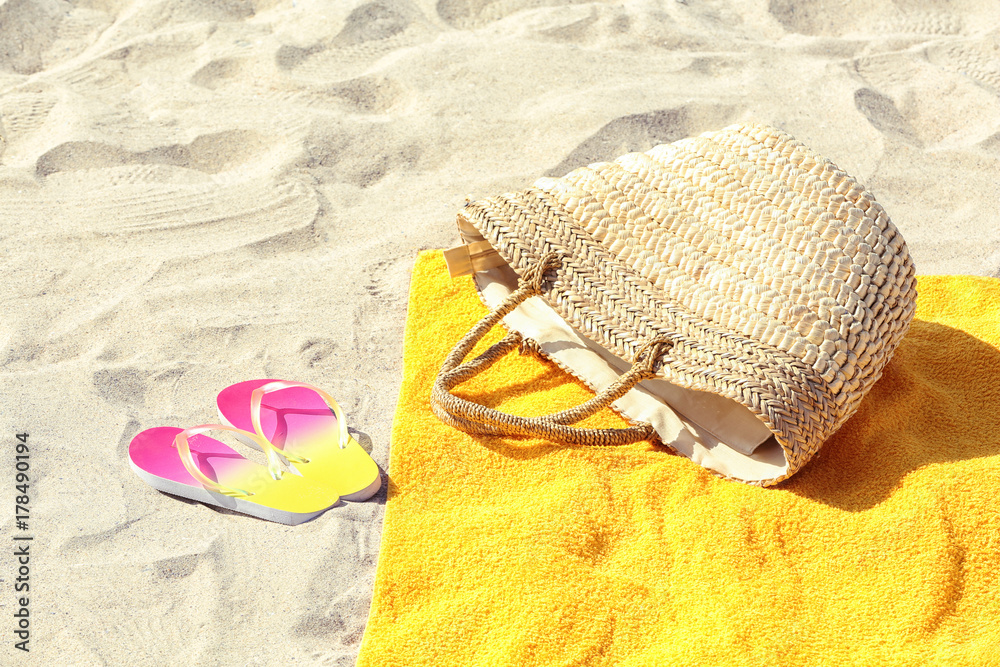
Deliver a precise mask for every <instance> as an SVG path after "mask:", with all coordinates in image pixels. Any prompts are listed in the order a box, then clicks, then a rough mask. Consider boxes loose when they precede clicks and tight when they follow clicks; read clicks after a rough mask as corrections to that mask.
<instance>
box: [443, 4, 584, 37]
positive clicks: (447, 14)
mask: <svg viewBox="0 0 1000 667" xmlns="http://www.w3.org/2000/svg"><path fill="white" fill-rule="evenodd" d="M585 2H586V0H438V3H437V6H436V9H437V13H438V16H440V17H441V18H442V19H443V20H444V21H445V22H446V23H448V25H450V26H452V27H454V28H458V29H460V30H474V29H476V28H481V27H482V26H484V25H487V24H489V23H493V22H494V21H499V20H500V19H503V18H506V17H508V16H510V15H511V14H514V13H515V12H519V11H522V10H525V9H535V8H538V7H558V6H564V5H576V4H584V3H585Z"/></svg>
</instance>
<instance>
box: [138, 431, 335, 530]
mask: <svg viewBox="0 0 1000 667" xmlns="http://www.w3.org/2000/svg"><path fill="white" fill-rule="evenodd" d="M217 430H222V431H232V432H235V433H236V435H237V436H238V437H240V439H243V440H252V441H255V442H256V443H257V444H258V446H259V447H261V448H262V449H264V450H269V449H273V447H271V445H270V444H269V443H264V442H260V436H258V435H257V434H255V433H251V432H247V431H246V430H240V429H237V428H233V427H231V426H226V425H222V424H203V425H201V426H195V427H193V428H188V429H181V428H175V427H170V426H158V427H156V428H150V429H146V430H145V431H143V432H141V433H139V434H138V435H136V436H135V437H134V438H132V442H131V443H130V444H129V449H128V455H129V463H130V464H131V466H132V470H133V471H135V474H136V475H138V476H139V478H140V479H142V480H143V481H144V482H146V483H147V484H149V485H150V486H151V487H153V488H154V489H157V490H158V491H163V492H165V493H170V494H173V495H175V496H180V497H182V498H190V499H192V500H197V501H199V502H203V503H205V504H207V505H215V506H217V507H224V508H226V509H230V510H233V511H236V512H242V513H243V514H249V515H251V516H255V517H258V518H260V519H267V520H268V521H276V522H278V523H283V524H287V525H290V526H294V525H296V524H299V523H302V522H304V521H308V520H310V519H312V518H314V517H316V516H318V515H320V514H322V513H323V512H325V511H326V510H327V509H329V508H330V507H332V506H334V505H336V504H337V501H338V500H339V496H338V495H337V493H336V492H335V491H334V490H333V489H332V488H330V486H328V485H324V484H320V483H318V482H315V481H311V480H308V479H305V478H304V477H300V476H298V475H291V474H282V471H281V470H280V467H278V468H275V467H273V466H263V465H260V464H257V463H255V462H253V461H251V460H249V459H247V458H245V457H244V456H243V455H241V454H240V453H239V452H237V451H236V450H234V449H232V448H231V447H229V446H228V445H226V444H225V443H223V442H220V441H219V440H216V439H215V438H211V437H209V436H207V435H205V433H207V432H209V431H217ZM274 456H276V455H274ZM269 458H272V457H269Z"/></svg>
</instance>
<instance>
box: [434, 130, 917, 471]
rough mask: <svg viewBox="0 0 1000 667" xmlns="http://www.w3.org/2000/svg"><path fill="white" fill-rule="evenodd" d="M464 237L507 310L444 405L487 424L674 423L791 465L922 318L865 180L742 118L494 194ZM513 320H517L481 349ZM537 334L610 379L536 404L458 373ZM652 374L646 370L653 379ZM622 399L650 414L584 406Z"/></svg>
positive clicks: (691, 440)
mask: <svg viewBox="0 0 1000 667" xmlns="http://www.w3.org/2000/svg"><path fill="white" fill-rule="evenodd" d="M458 224H459V229H460V232H461V234H462V237H463V240H464V241H465V245H463V246H461V247H460V248H457V249H453V250H451V251H448V252H447V253H446V257H447V259H448V261H449V267H450V268H451V270H452V273H453V275H456V274H462V273H473V274H474V278H475V281H476V284H477V287H478V289H479V290H480V294H481V296H482V298H483V299H484V301H485V302H486V304H487V305H488V306H489V307H490V308H491V309H492V310H491V312H490V314H489V315H487V316H486V317H485V318H483V320H482V321H480V322H479V324H477V325H476V326H475V327H474V328H473V329H472V330H471V331H470V332H469V333H468V334H467V335H466V336H465V337H464V338H463V339H462V340H461V341H459V343H458V345H457V346H456V347H455V349H454V350H453V351H452V353H451V354H450V355H449V356H448V358H447V359H446V360H445V362H444V365H443V366H442V368H441V372H440V374H439V375H438V377H437V380H436V382H435V385H434V388H433V390H432V397H431V399H432V406H433V409H434V412H435V414H437V415H438V416H439V417H440V418H441V419H442V420H444V421H445V422H447V423H449V424H452V425H454V426H456V427H458V428H461V429H463V430H465V431H468V432H471V433H483V434H494V435H530V436H537V437H543V438H548V439H551V440H554V441H557V442H561V443H566V444H586V445H618V444H624V443H629V442H634V441H636V440H640V439H647V438H651V439H657V440H659V441H661V442H662V443H663V444H665V445H668V446H670V447H671V448H673V449H674V450H676V451H678V452H679V453H681V454H684V455H686V456H687V457H689V458H691V459H692V460H693V461H695V462H696V463H699V464H701V465H703V466H705V467H706V468H708V469H710V470H712V471H714V472H716V473H717V474H720V475H723V476H725V477H729V478H733V479H738V480H742V481H746V482H751V483H755V484H760V485H765V486H766V485H770V484H774V483H776V482H778V481H780V480H782V479H785V478H787V477H788V476H790V475H792V474H793V473H794V472H796V471H797V470H799V469H800V468H801V467H802V466H803V465H805V463H806V462H807V461H808V460H809V459H810V458H811V457H812V456H813V454H815V453H816V452H817V451H818V449H819V448H820V446H821V445H822V444H823V442H824V441H825V440H827V438H829V437H830V436H831V435H832V434H833V433H834V432H835V431H836V430H837V429H838V428H839V427H840V426H841V425H842V424H843V423H844V421H845V420H847V418H848V417H850V416H851V415H852V414H853V413H854V412H855V411H856V410H857V408H858V405H859V403H860V401H861V399H862V397H863V396H864V395H865V393H866V392H867V391H868V390H869V389H870V388H871V386H872V384H874V382H875V381H876V380H878V378H879V376H880V375H881V372H882V368H883V367H884V366H885V364H886V363H887V362H888V361H889V359H890V357H891V356H892V353H893V351H894V350H895V349H896V346H897V345H898V344H899V341H900V340H901V339H902V337H903V335H904V334H905V333H906V330H907V328H908V326H909V323H910V320H911V319H912V317H913V311H914V305H915V299H916V290H915V281H914V269H913V264H912V262H911V260H910V257H909V254H908V252H907V249H906V244H905V243H904V241H903V238H902V236H900V234H899V231H898V230H897V229H896V227H895V226H894V225H893V224H892V222H891V221H890V220H889V216H888V215H887V214H886V212H885V210H884V209H883V208H882V207H881V206H880V205H879V204H878V203H877V202H876V201H875V199H874V197H873V196H872V195H871V193H870V192H868V191H867V190H866V189H865V188H864V186H862V185H861V184H860V183H858V182H857V181H856V180H855V179H853V178H851V177H850V176H849V175H847V174H846V173H844V172H843V171H841V170H840V169H838V168H837V167H836V165H834V164H833V163H832V162H830V161H829V160H827V159H826V158H823V157H821V156H819V155H817V154H816V153H814V152H812V151H811V150H809V149H808V148H806V147H805V146H803V145H802V144H801V143H800V142H798V141H796V140H794V139H793V138H792V137H790V136H789V135H787V134H785V133H784V132H781V131H779V130H776V129H773V128H769V127H764V126H759V125H751V124H747V125H737V126H732V127H728V128H726V129H724V130H721V131H719V132H714V133H707V134H703V135H701V136H700V137H697V138H694V139H686V140H683V141H679V142H676V143H673V144H668V145H663V146H658V147H656V148H653V149H652V150H650V151H648V152H646V153H630V154H628V155H624V156H622V157H620V158H618V159H617V160H615V161H614V162H610V163H598V164H592V165H590V166H589V167H584V168H581V169H577V170H575V171H573V172H571V173H569V174H567V175H566V176H564V177H562V178H541V179H539V180H537V181H536V182H535V184H534V186H533V187H531V188H528V189H526V190H523V191H521V192H517V193H512V194H505V195H501V196H498V197H492V198H489V199H485V200H482V201H477V202H474V203H471V204H469V205H468V206H466V208H465V209H463V210H462V211H461V212H459V214H458ZM501 320H503V323H504V325H505V326H506V327H507V328H508V329H509V331H510V333H509V334H508V335H507V336H506V337H505V338H504V339H503V340H502V341H501V342H499V343H498V344H496V345H494V346H492V347H491V348H490V349H489V350H487V351H486V352H485V353H483V354H482V355H480V356H479V357H477V358H475V359H472V360H470V361H467V362H465V361H464V359H465V357H466V356H467V355H468V354H469V352H470V351H471V350H472V348H473V347H474V346H475V344H476V342H477V341H479V340H480V339H481V338H482V336H483V335H484V334H485V333H486V332H487V331H488V330H489V329H490V328H492V327H493V326H494V325H496V324H497V323H499V322H500V321H501ZM518 347H520V348H521V349H522V350H523V349H525V348H527V349H531V350H534V351H537V352H540V353H541V354H543V355H544V356H546V357H547V358H548V359H550V360H551V361H553V362H555V363H556V364H558V365H559V366H560V367H562V368H563V369H565V370H566V371H567V372H570V373H572V374H573V375H575V376H576V377H577V378H579V379H580V380H582V381H583V382H584V383H586V384H587V385H588V386H589V387H590V388H591V389H592V390H594V391H595V392H596V396H595V397H594V398H593V399H591V400H590V401H588V402H587V403H585V404H583V405H581V406H578V407H576V408H574V409H571V410H566V411H564V412H560V413H556V414H552V415H547V416H543V417H531V418H528V417H518V416H514V415H508V414H505V413H502V412H499V411H497V410H494V409H491V408H487V407H485V406H482V405H479V404H477V403H474V402H471V401H469V400H466V399H463V398H460V397H457V396H456V395H454V394H453V393H452V390H453V389H454V388H455V387H456V386H457V385H458V384H460V383H461V382H463V381H464V380H466V379H468V378H470V377H472V376H473V375H475V374H477V373H479V372H481V371H483V370H485V369H486V368H488V367H489V366H490V365H491V364H492V363H493V362H495V361H496V360H497V359H498V358H499V357H500V356H501V355H503V354H504V353H506V352H508V351H510V350H512V349H514V348H518ZM640 383H641V384H640ZM606 406H611V407H612V408H614V409H615V410H617V411H618V412H619V413H620V414H622V415H623V416H625V417H626V418H627V419H628V420H629V421H630V422H631V424H632V425H631V426H630V427H628V428H624V429H584V428H577V427H574V426H572V424H574V423H576V422H578V421H580V420H581V419H584V418H585V417H587V416H588V415H591V414H593V413H595V412H596V411H598V410H600V409H602V408H604V407H606Z"/></svg>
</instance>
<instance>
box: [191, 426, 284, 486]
mask: <svg viewBox="0 0 1000 667" xmlns="http://www.w3.org/2000/svg"><path fill="white" fill-rule="evenodd" d="M208 431H232V432H233V433H240V434H242V435H247V436H250V437H251V438H253V439H254V440H259V438H258V437H257V435H256V434H254V433H248V432H247V431H244V430H242V429H238V428H233V427H232V426H223V425H222V424H202V425H201V426H192V427H191V428H186V429H184V430H183V431H181V432H180V433H178V434H177V436H176V437H175V438H174V446H175V447H176V448H177V454H178V455H179V456H180V457H181V463H182V464H184V469H185V470H187V471H188V473H189V474H190V475H191V476H192V477H194V478H195V479H196V480H198V481H199V482H200V483H201V485H202V486H204V487H205V488H208V489H211V490H213V491H218V492H219V493H222V494H225V495H227V496H231V495H237V496H252V495H253V492H252V491H246V490H244V489H238V488H236V487H233V486H226V485H225V484H220V483H219V482H216V481H215V480H214V479H212V478H211V477H209V476H208V475H206V474H205V473H203V472H202V471H201V468H199V467H198V463H197V461H195V460H194V455H193V454H192V453H191V444H190V443H189V442H188V439H189V438H190V437H191V436H192V435H201V434H202V433H206V432H208ZM272 476H273V475H272ZM275 479H277V478H275Z"/></svg>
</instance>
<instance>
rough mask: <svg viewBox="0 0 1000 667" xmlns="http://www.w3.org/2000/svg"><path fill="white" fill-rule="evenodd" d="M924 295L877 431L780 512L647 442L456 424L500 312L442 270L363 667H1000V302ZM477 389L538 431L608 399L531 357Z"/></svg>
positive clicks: (786, 498) (944, 281)
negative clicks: (458, 390) (485, 319)
mask: <svg viewBox="0 0 1000 667" xmlns="http://www.w3.org/2000/svg"><path fill="white" fill-rule="evenodd" d="M919 292H920V297H919V299H918V304H919V305H918V311H917V319H916V321H915V322H914V323H913V326H912V328H911V329H910V333H909V334H908V336H907V337H906V339H905V340H904V341H903V343H902V344H901V345H900V347H899V349H898V351H897V352H896V355H895V357H894V359H893V360H892V362H891V364H890V365H889V366H887V368H886V370H885V373H884V375H883V378H882V380H881V381H880V382H879V383H878V384H877V385H876V386H875V387H874V389H873V390H872V391H871V393H870V394H869V395H868V396H867V397H866V399H865V400H864V402H863V405H862V407H861V409H860V410H859V411H858V413H857V414H856V415H855V416H854V417H853V418H852V419H851V420H850V421H849V422H848V423H847V424H846V426H844V427H843V428H842V429H841V430H840V431H839V432H838V433H837V435H836V436H835V437H834V438H832V439H831V440H830V441H829V442H827V443H826V445H825V446H824V448H823V449H822V450H821V451H820V453H819V455H818V456H816V458H815V459H814V460H813V461H812V462H811V463H810V464H809V465H808V466H807V467H806V468H805V469H803V470H802V471H801V472H800V473H798V474H797V475H796V476H795V477H793V478H792V479H790V480H789V481H787V482H785V483H783V484H781V485H779V486H778V487H776V488H772V489H762V488H757V487H753V486H746V485H743V484H739V483H735V482H729V481H724V480H722V479H718V478H716V477H714V476H713V475H712V474H711V473H709V472H706V471H705V470H703V469H701V468H700V467H698V466H697V465H695V464H694V463H692V462H690V461H689V460H687V459H685V458H683V457H680V456H676V455H673V454H671V453H670V452H669V451H668V450H667V449H666V448H663V447H657V446H653V445H651V444H649V443H637V444H634V445H629V446H626V447H619V448H586V447H567V446H558V445H553V444H550V443H547V442H544V441H540V440H530V439H527V440H526V439H503V438H488V437H472V436H469V435H466V434H465V433H462V432H460V431H457V430H455V429H452V428H450V427H448V426H446V425H444V424H442V423H441V422H439V421H438V420H437V418H436V417H434V415H433V414H432V413H431V410H430V405H429V400H428V395H429V391H430V388H431V385H432V383H433V380H434V377H435V375H436V373H437V371H438V369H439V367H440V365H441V362H442V360H443V359H444V357H445V356H446V355H447V354H448V352H449V351H450V349H451V347H452V346H453V345H454V343H455V341H457V340H458V339H459V338H460V337H461V336H462V335H463V334H464V333H465V332H466V331H467V330H468V329H469V328H470V327H471V326H472V325H473V324H474V323H475V322H476V321H477V320H478V319H479V318H480V317H481V316H482V315H483V314H484V312H485V311H484V307H483V306H482V305H481V303H480V302H479V300H478V298H477V295H476V293H475V290H474V289H473V287H472V283H471V280H469V279H468V278H464V279H460V280H456V281H452V280H451V279H450V278H449V277H448V273H447V271H446V270H445V266H444V262H443V259H442V257H441V255H440V253H438V252H429V253H423V254H421V255H420V257H419V258H418V260H417V263H416V266H415V268H414V271H413V278H412V287H411V296H410V310H409V316H408V322H407V329H406V351H405V377H404V381H403V386H402V390H401V394H400V399H399V407H398V409H397V412H396V417H395V423H394V427H393V440H392V461H391V468H390V480H391V482H390V484H391V486H390V492H389V500H388V508H387V512H386V522H385V528H384V532H383V539H382V547H381V555H380V560H379V565H378V574H377V580H376V586H375V596H374V600H373V604H372V610H371V616H370V619H369V623H368V628H367V632H366V635H365V638H364V642H363V645H362V649H361V655H360V658H359V663H358V664H359V665H363V666H368V665H371V666H373V667H374V666H376V665H377V666H379V667H382V666H390V665H406V666H408V667H415V666H418V665H433V666H435V667H442V666H449V665H463V666H464V665H489V666H491V667H493V666H498V665H517V666H524V665H545V666H547V667H551V666H553V665H643V666H648V665H736V664H739V665H880V666H883V665H925V664H941V665H984V664H1000V662H998V661H1000V658H998V657H996V656H998V655H1000V577H998V573H1000V505H998V501H997V498H998V496H1000V351H998V348H1000V281H998V280H994V279H987V278H973V277H959V276H952V277H923V278H921V279H920V281H919ZM501 334H502V332H501V331H495V332H493V338H492V339H491V340H490V341H489V342H493V341H495V340H496V339H497V338H499V336H500V335H501ZM462 390H463V392H464V393H463V395H464V396H466V397H469V398H476V399H478V400H480V401H482V402H485V403H487V404H489V405H491V406H493V407H498V408H500V409H503V410H505V411H509V412H513V413H516V414H525V415H536V414H543V413H548V412H554V411H557V410H561V409H564V408H567V407H570V406H572V405H576V404H578V403H580V402H582V401H583V400H586V398H588V397H589V395H590V394H589V393H588V392H587V391H586V389H585V388H584V387H583V386H582V385H581V384H580V383H578V382H576V381H575V380H574V379H573V378H571V377H569V376H568V375H566V374H565V373H563V372H562V371H560V370H559V369H558V368H556V367H555V366H553V365H552V364H549V363H547V362H545V361H544V360H539V359H537V358H534V357H530V356H523V357H521V356H518V355H516V354H514V355H508V357H507V358H505V359H503V360H502V361H501V362H500V363H498V364H497V365H496V366H494V367H493V368H492V369H491V370H490V371H488V372H487V373H485V374H484V375H482V376H480V377H477V378H474V379H473V380H470V381H469V382H468V383H466V384H465V385H463V386H462ZM584 425H589V426H621V425H624V422H623V421H622V420H621V419H620V418H619V417H617V416H616V415H614V414H613V413H608V414H604V415H597V416H595V417H592V418H590V419H588V420H587V421H586V422H584Z"/></svg>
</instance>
